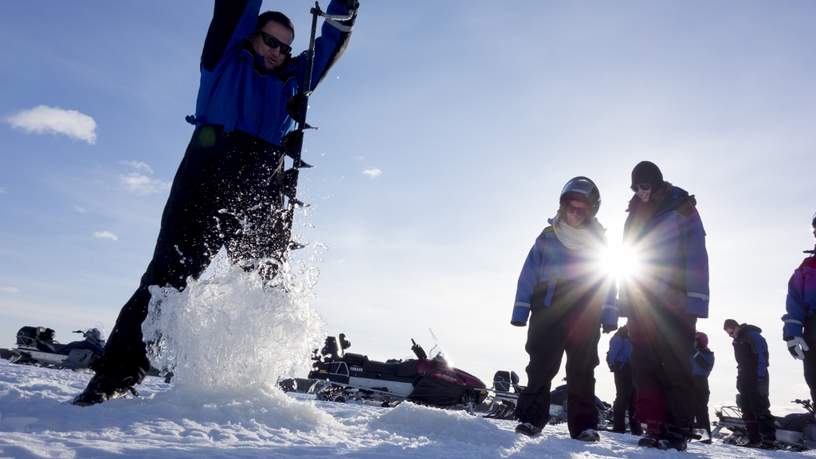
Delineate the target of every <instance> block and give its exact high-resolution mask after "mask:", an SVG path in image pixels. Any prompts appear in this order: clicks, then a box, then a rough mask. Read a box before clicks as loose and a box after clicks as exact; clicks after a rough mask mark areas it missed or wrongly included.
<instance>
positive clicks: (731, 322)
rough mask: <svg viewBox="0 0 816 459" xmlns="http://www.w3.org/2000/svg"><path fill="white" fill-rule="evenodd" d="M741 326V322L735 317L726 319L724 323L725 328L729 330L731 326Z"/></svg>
mask: <svg viewBox="0 0 816 459" xmlns="http://www.w3.org/2000/svg"><path fill="white" fill-rule="evenodd" d="M737 327H739V322H737V321H736V320H734V319H725V323H723V330H727V329H729V328H737Z"/></svg>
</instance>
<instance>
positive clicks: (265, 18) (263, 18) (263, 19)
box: [255, 11, 295, 37]
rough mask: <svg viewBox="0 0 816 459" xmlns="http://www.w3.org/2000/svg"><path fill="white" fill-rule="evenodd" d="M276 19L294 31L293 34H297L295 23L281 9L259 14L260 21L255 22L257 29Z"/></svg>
mask: <svg viewBox="0 0 816 459" xmlns="http://www.w3.org/2000/svg"><path fill="white" fill-rule="evenodd" d="M269 21H274V22H277V23H278V24H280V25H282V26H284V27H286V28H287V29H289V30H291V31H292V36H293V37H294V36H295V25H294V24H292V20H291V19H289V17H288V16H286V15H285V14H283V13H281V12H280V11H264V12H263V13H261V14H260V15H259V16H258V22H256V23H255V30H261V29H263V28H264V26H265V25H266V23H267V22H269Z"/></svg>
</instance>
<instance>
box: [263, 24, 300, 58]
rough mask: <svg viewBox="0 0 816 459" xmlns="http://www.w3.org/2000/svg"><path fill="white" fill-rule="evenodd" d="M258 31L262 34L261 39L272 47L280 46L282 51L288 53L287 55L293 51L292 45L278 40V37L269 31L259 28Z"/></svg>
mask: <svg viewBox="0 0 816 459" xmlns="http://www.w3.org/2000/svg"><path fill="white" fill-rule="evenodd" d="M258 33H259V34H260V35H261V40H263V42H264V44H265V45H266V46H268V47H270V48H272V49H275V48H279V49H280V52H281V53H283V54H286V55H287V56H288V55H289V54H291V53H292V47H291V46H289V45H287V44H286V43H284V42H282V41H280V40H278V39H277V38H275V37H273V36H272V35H269V34H268V33H266V32H264V31H263V30H259V31H258Z"/></svg>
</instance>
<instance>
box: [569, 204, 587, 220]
mask: <svg viewBox="0 0 816 459" xmlns="http://www.w3.org/2000/svg"><path fill="white" fill-rule="evenodd" d="M564 210H565V211H566V212H569V213H572V214H575V215H577V216H579V217H586V216H587V215H589V209H588V208H586V207H575V206H573V205H572V204H567V206H566V209H564Z"/></svg>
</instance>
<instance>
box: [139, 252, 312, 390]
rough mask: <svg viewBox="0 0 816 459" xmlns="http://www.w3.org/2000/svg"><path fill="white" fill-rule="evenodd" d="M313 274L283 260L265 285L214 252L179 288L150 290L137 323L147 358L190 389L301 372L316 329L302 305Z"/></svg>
mask: <svg viewBox="0 0 816 459" xmlns="http://www.w3.org/2000/svg"><path fill="white" fill-rule="evenodd" d="M317 274H318V272H317V269H316V268H308V267H307V268H303V269H301V270H299V271H297V272H293V271H291V270H290V269H289V266H288V265H287V266H285V267H284V269H282V270H281V272H280V274H279V275H278V279H279V280H278V282H277V283H278V284H280V285H279V286H278V287H271V288H270V287H268V286H265V285H264V281H263V279H262V278H261V277H260V276H258V275H257V274H255V273H251V272H245V271H243V270H242V269H240V268H239V267H236V266H234V265H232V264H230V263H229V261H228V260H227V257H226V256H224V254H223V252H222V253H221V254H219V256H217V257H216V258H215V259H214V260H213V263H212V264H211V266H210V268H208V270H207V271H206V272H205V274H204V275H202V277H201V278H200V279H198V280H190V281H189V283H188V285H187V288H185V289H184V290H183V291H178V290H175V289H173V288H159V287H151V293H152V295H153V298H152V300H151V302H150V307H149V312H148V317H147V320H145V322H144V324H143V325H142V331H143V333H144V339H145V342H148V343H151V345H149V346H148V348H149V352H148V354H149V357H150V359H151V363H152V364H153V366H154V367H156V368H160V369H166V370H169V371H172V372H173V374H174V375H173V381H174V383H175V385H176V387H177V388H179V389H182V390H183V389H184V388H188V389H192V390H193V392H199V391H207V392H223V393H232V392H236V391H238V392H244V393H245V392H247V391H258V390H260V391H267V390H268V389H270V388H272V387H276V383H277V380H278V379H279V377H281V376H284V375H291V374H296V373H297V374H299V373H305V372H306V371H308V368H309V356H310V352H311V350H312V349H314V348H316V347H317V345H318V344H319V338H318V337H319V336H320V329H321V327H320V318H319V316H318V315H317V313H316V311H315V310H314V309H313V307H312V305H311V303H310V301H311V299H312V291H313V287H314V284H315V283H316V280H317Z"/></svg>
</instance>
